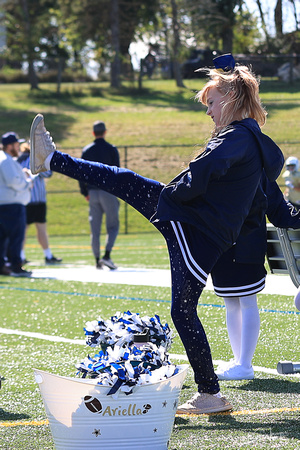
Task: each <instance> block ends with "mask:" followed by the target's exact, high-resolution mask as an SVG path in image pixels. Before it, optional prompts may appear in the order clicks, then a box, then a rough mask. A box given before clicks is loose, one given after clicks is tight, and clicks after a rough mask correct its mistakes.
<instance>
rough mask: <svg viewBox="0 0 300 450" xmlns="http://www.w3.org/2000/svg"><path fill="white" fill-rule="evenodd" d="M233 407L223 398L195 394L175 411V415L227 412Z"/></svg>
mask: <svg viewBox="0 0 300 450" xmlns="http://www.w3.org/2000/svg"><path fill="white" fill-rule="evenodd" d="M232 408H233V406H232V405H231V404H230V403H229V401H228V400H227V399H226V398H225V397H222V396H220V397H218V396H216V395H213V394H205V393H199V392H197V393H196V394H195V395H194V396H193V397H192V398H191V399H190V400H188V401H187V402H186V403H184V404H183V405H181V406H179V407H178V409H177V414H208V413H214V412H222V411H229V410H230V409H232Z"/></svg>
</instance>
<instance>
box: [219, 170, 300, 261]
mask: <svg viewBox="0 0 300 450" xmlns="http://www.w3.org/2000/svg"><path fill="white" fill-rule="evenodd" d="M262 188H263V190H264V192H265V194H266V196H267V200H268V208H267V211H266V215H267V217H268V219H269V221H270V222H271V223H272V224H273V225H274V226H275V227H278V228H294V229H299V228H300V210H299V211H298V210H296V209H295V208H294V207H293V205H292V204H291V203H288V202H286V200H285V199H284V197H283V194H282V192H281V190H280V188H279V186H278V184H277V183H276V182H275V181H273V182H270V181H268V180H267V179H266V177H264V176H263V177H262ZM233 250H234V254H233V258H234V261H235V262H236V263H243V264H245V263H246V264H264V262H265V254H266V251H267V229H266V217H264V218H263V221H262V223H261V225H260V226H259V227H258V228H256V229H255V230H254V231H253V232H252V233H250V234H248V235H247V236H245V235H242V234H241V235H240V236H239V237H238V239H237V241H236V245H235V246H234V247H233ZM221 258H222V257H221ZM220 261H221V259H220V260H219V262H220Z"/></svg>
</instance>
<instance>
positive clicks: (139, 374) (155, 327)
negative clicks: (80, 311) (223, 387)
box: [76, 311, 177, 395]
mask: <svg viewBox="0 0 300 450" xmlns="http://www.w3.org/2000/svg"><path fill="white" fill-rule="evenodd" d="M145 329H148V330H147V337H148V339H149V342H145V343H144V344H143V345H142V346H140V345H138V344H136V343H135V342H134V336H135V335H136V334H141V333H143V332H144V330H145ZM84 331H85V334H86V336H87V340H86V342H87V344H88V345H89V346H90V347H96V346H100V347H101V350H100V351H99V353H97V354H96V355H95V356H94V357H93V358H92V357H90V356H88V357H87V358H85V359H84V361H82V362H81V363H78V364H77V365H76V368H77V369H78V372H77V374H78V375H81V376H82V377H83V378H86V377H89V378H95V379H96V380H97V384H100V385H104V386H110V387H111V389H110V390H109V392H108V395H116V394H117V393H118V392H119V391H123V392H125V393H126V394H130V393H131V392H132V389H133V387H134V386H136V385H141V384H147V383H154V382H157V381H161V380H163V379H165V378H169V377H171V376H172V375H174V374H175V373H176V372H177V369H176V366H175V365H173V364H172V363H171V362H170V361H169V355H168V352H167V350H168V349H169V348H170V346H171V343H172V331H171V330H170V328H169V326H168V324H165V325H162V324H161V321H160V318H159V316H157V315H156V316H154V317H151V318H150V317H148V316H143V317H140V315H139V314H132V313H131V312H130V311H127V312H124V313H123V314H120V313H116V314H115V315H114V316H112V317H111V319H110V320H103V319H101V318H99V319H98V320H94V321H92V322H87V323H86V327H85V328H84Z"/></svg>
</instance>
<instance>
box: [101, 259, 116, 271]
mask: <svg viewBox="0 0 300 450" xmlns="http://www.w3.org/2000/svg"><path fill="white" fill-rule="evenodd" d="M99 263H100V264H102V266H106V267H109V268H110V269H111V270H116V269H117V268H118V266H116V265H115V263H114V262H113V261H112V260H111V259H110V258H102V259H100V261H99Z"/></svg>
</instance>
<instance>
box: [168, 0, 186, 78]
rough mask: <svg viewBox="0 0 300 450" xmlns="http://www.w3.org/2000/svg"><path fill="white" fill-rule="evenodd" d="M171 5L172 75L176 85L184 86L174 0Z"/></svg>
mask: <svg viewBox="0 0 300 450" xmlns="http://www.w3.org/2000/svg"><path fill="white" fill-rule="evenodd" d="M171 6H172V28H173V35H174V42H173V71H174V77H175V80H176V85H177V86H178V87H185V86H184V84H183V81H182V76H181V71H180V64H179V61H178V55H179V49H180V34H179V23H178V18H177V4H176V0H171Z"/></svg>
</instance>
